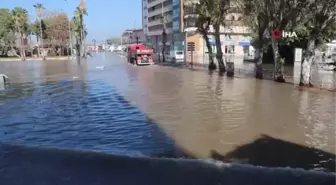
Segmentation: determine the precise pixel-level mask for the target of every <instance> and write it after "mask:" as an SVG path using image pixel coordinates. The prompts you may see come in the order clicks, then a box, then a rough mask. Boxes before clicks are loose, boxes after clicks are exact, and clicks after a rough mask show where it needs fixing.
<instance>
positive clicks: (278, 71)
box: [271, 38, 285, 82]
mask: <svg viewBox="0 0 336 185" xmlns="http://www.w3.org/2000/svg"><path fill="white" fill-rule="evenodd" d="M271 43H272V51H273V61H274V72H273V79H274V80H275V81H277V82H285V78H284V73H283V64H281V63H280V54H279V46H278V41H277V40H275V39H273V38H272V39H271Z"/></svg>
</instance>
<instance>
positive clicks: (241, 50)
mask: <svg viewBox="0 0 336 185" xmlns="http://www.w3.org/2000/svg"><path fill="white" fill-rule="evenodd" d="M198 1H199V0H142V2H143V3H142V4H143V10H142V12H143V29H144V33H145V35H146V37H147V38H148V41H150V42H151V43H152V44H153V46H154V48H156V49H157V50H158V51H160V50H161V48H162V31H163V22H162V19H161V17H162V15H165V16H166V21H165V23H166V28H167V43H166V48H167V50H169V49H170V48H176V47H180V46H181V45H182V46H183V45H185V44H184V42H185V40H186V41H187V42H193V43H195V50H196V51H195V54H201V55H204V53H206V52H207V49H206V47H205V43H204V39H203V37H202V35H200V34H198V33H197V32H191V33H185V30H193V29H190V28H192V27H195V19H196V17H195V15H193V14H192V12H193V11H190V10H188V9H187V8H192V6H191V5H192V4H193V3H197V2H198ZM226 19H227V22H228V23H229V25H230V26H227V27H221V42H222V50H223V53H224V54H235V55H244V54H250V53H251V47H250V38H249V37H248V35H249V29H248V27H246V26H244V25H243V24H242V21H241V20H242V15H241V14H240V13H239V11H238V10H237V9H236V8H235V7H234V6H232V10H231V12H230V13H229V15H228V16H227V18H226ZM188 28H189V29H188ZM145 30H146V31H145ZM194 30H195V29H194ZM209 37H210V41H211V44H212V45H213V51H214V52H216V48H215V41H214V40H215V39H214V30H213V28H211V29H210V31H209Z"/></svg>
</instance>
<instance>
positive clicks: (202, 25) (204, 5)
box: [185, 0, 217, 70]
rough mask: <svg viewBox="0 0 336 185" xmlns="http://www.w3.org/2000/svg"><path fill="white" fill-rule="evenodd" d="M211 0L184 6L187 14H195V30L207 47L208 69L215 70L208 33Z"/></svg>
mask: <svg viewBox="0 0 336 185" xmlns="http://www.w3.org/2000/svg"><path fill="white" fill-rule="evenodd" d="M212 1H213V0H203V1H200V2H199V3H197V4H191V5H190V6H188V5H187V6H186V8H185V11H186V13H187V14H189V13H190V14H194V15H195V16H196V20H195V26H196V27H197V31H198V32H199V33H200V34H201V35H202V36H203V39H204V41H205V44H206V47H207V49H208V55H209V56H208V57H209V65H208V69H209V70H215V69H216V68H217V66H216V64H215V62H214V59H213V51H212V46H211V43H210V39H209V35H208V34H209V30H210V26H211V11H212V9H209V8H211V6H210V5H209V4H211V3H212ZM188 10H189V12H188Z"/></svg>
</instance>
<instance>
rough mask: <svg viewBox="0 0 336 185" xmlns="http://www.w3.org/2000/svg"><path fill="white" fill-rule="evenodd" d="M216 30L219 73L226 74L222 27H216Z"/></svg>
mask: <svg viewBox="0 0 336 185" xmlns="http://www.w3.org/2000/svg"><path fill="white" fill-rule="evenodd" d="M214 29H215V40H216V50H217V54H216V58H217V62H218V66H219V72H220V73H224V72H225V71H226V70H225V64H224V61H223V52H222V44H221V40H220V30H219V29H220V25H219V24H218V25H215V26H214Z"/></svg>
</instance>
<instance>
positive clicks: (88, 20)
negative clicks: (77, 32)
mask: <svg viewBox="0 0 336 185" xmlns="http://www.w3.org/2000/svg"><path fill="white" fill-rule="evenodd" d="M79 2H80V0H67V1H65V0H0V8H9V9H12V8H14V7H18V6H19V7H23V8H25V9H27V10H28V12H29V15H30V19H31V20H35V19H36V15H35V9H34V7H33V5H34V4H36V3H41V4H43V5H44V7H45V8H46V10H45V11H48V10H50V11H53V10H58V11H65V12H67V13H68V15H70V16H73V12H74V10H75V8H76V6H78V4H79ZM141 2H142V0H86V5H87V12H88V16H86V17H85V20H84V21H85V24H86V25H87V28H88V33H89V35H88V41H89V42H90V41H91V40H92V39H96V40H97V41H99V40H103V39H105V38H111V37H119V36H120V35H121V33H122V31H124V30H125V29H132V28H134V27H136V28H141V24H142V21H141V16H142V15H141V8H142V7H141Z"/></svg>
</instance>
